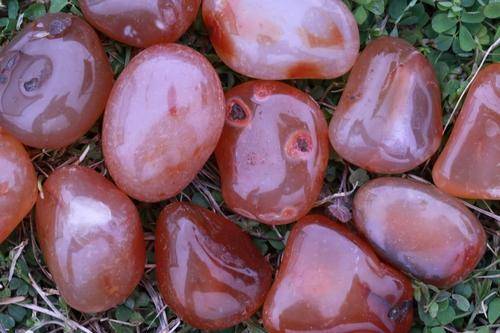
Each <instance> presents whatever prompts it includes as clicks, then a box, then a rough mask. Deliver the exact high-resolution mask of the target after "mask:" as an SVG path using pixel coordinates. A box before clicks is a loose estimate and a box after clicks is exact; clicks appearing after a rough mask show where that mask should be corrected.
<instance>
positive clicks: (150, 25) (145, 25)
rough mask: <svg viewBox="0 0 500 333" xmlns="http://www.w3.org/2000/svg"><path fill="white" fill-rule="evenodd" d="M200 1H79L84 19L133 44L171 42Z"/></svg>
mask: <svg viewBox="0 0 500 333" xmlns="http://www.w3.org/2000/svg"><path fill="white" fill-rule="evenodd" d="M200 2H201V0H140V1H138V0H80V1H79V3H80V7H81V9H82V12H83V14H84V15H85V19H87V20H88V21H89V22H90V23H91V24H92V25H93V26H94V27H95V28H96V29H98V30H100V31H102V32H103V33H105V34H106V35H108V36H109V37H111V38H112V39H116V40H118V41H120V42H122V43H125V44H128V45H132V46H135V47H141V48H144V47H148V46H151V45H153V44H159V43H169V42H174V41H176V40H177V39H179V37H181V35H182V34H183V33H184V32H186V30H187V29H188V28H189V26H190V25H191V23H193V21H194V19H195V18H196V13H197V12H198V8H199V7H200Z"/></svg>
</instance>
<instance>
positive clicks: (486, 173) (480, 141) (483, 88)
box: [432, 64, 500, 200]
mask: <svg viewBox="0 0 500 333" xmlns="http://www.w3.org/2000/svg"><path fill="white" fill-rule="evenodd" d="M432 178H433V179H434V183H435V184H436V185H437V186H438V187H439V188H441V189H442V190H443V191H445V192H448V193H449V194H452V195H454V196H456V197H462V198H470V199H492V200H500V64H492V65H489V66H487V67H486V68H484V69H482V70H481V71H480V72H479V74H478V76H477V77H476V79H475V81H474V83H473V84H472V85H471V87H470V90H469V92H468V93H467V98H466V99H465V102H464V105H463V106H462V111H461V112H460V114H459V116H458V118H457V120H456V122H455V127H454V128H453V132H452V133H451V136H450V139H449V140H448V143H447V144H446V146H445V148H444V150H443V152H442V153H441V155H440V156H439V158H438V160H437V161H436V163H435V164H434V169H433V170H432Z"/></svg>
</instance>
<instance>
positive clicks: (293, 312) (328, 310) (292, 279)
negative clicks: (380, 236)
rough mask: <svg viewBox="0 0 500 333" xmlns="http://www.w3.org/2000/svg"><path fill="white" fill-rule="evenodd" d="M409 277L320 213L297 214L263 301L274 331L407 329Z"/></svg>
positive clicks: (398, 332)
mask: <svg viewBox="0 0 500 333" xmlns="http://www.w3.org/2000/svg"><path fill="white" fill-rule="evenodd" d="M412 317H413V309H412V287H411V283H410V281H409V280H408V279H407V278H406V277H405V276H404V275H402V274H401V273H399V272H398V271H396V270H395V269H393V268H391V267H389V266H387V265H386V264H384V263H383V262H381V261H380V260H379V259H378V258H377V256H376V255H375V253H374V252H373V250H372V249H371V248H370V247H369V246H368V244H367V243H365V242H364V241H363V240H361V239H360V238H358V237H357V236H356V235H354V234H353V233H352V232H350V231H349V230H348V229H347V228H345V227H344V226H342V225H340V224H339V223H336V222H334V221H331V220H329V219H327V218H326V217H323V216H320V215H309V216H306V217H304V218H303V219H301V220H300V221H299V222H298V223H297V224H296V225H295V226H294V227H293V229H292V233H291V234H290V237H289V238H288V241H287V246H286V248H285V252H284V255H283V259H282V262H281V266H280V269H279V272H278V274H277V276H276V280H275V281H274V283H273V285H272V287H271V290H270V292H269V294H268V296H267V298H266V301H265V304H264V312H263V319H264V327H265V328H266V329H267V332H269V333H277V332H283V333H284V332H318V333H319V332H394V333H405V332H408V331H409V329H410V326H411V322H412Z"/></svg>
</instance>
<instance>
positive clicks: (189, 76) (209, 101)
mask: <svg viewBox="0 0 500 333" xmlns="http://www.w3.org/2000/svg"><path fill="white" fill-rule="evenodd" d="M223 126H224V93H223V91H222V86H221V83H220V81H219V78H218V76H217V73H216V72H215V70H214V68H213V67H212V65H211V64H210V63H209V62H208V60H207V59H205V58H204V57H203V56H202V55H201V54H199V53H198V52H196V51H194V50H192V49H190V48H188V47H186V46H182V45H177V44H165V45H155V46H152V47H150V48H148V49H146V50H144V51H142V52H141V53H140V54H139V55H137V56H136V57H135V58H134V59H132V61H131V62H130V64H129V65H128V66H127V67H126V68H125V70H124V71H123V73H122V74H121V75H120V77H119V78H118V80H117V82H116V84H115V86H114V87H113V91H112V92H111V96H110V98H109V101H108V105H107V107H106V112H105V115H104V124H103V138H102V139H103V152H104V158H105V161H106V165H107V167H108V169H109V172H110V173H111V176H112V177H113V179H114V181H115V182H116V184H117V185H118V186H119V187H120V188H121V189H122V190H123V191H125V192H126V193H127V194H129V195H130V196H132V197H134V198H136V199H138V200H141V201H146V202H156V201H160V200H164V199H167V198H169V197H172V196H174V195H176V194H177V193H179V192H180V191H181V190H182V189H183V188H184V187H186V186H187V185H188V184H189V183H190V182H191V181H192V180H193V178H194V177H195V176H196V174H197V173H198V171H200V170H201V168H202V167H203V165H204V164H205V162H206V161H207V160H208V158H209V157H210V155H211V154H212V152H213V151H214V149H215V146H216V144H217V141H218V139H219V137H220V134H221V132H222V127H223Z"/></svg>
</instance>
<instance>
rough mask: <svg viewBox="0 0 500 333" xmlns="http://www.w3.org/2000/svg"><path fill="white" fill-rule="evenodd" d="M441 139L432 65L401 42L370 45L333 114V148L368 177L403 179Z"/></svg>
mask: <svg viewBox="0 0 500 333" xmlns="http://www.w3.org/2000/svg"><path fill="white" fill-rule="evenodd" d="M441 136H442V125H441V92H440V90H439V85H438V82H437V79H436V76H435V74H434V70H433V68H432V65H431V64H430V63H429V61H428V60H427V59H426V58H425V57H424V55H423V54H421V53H420V52H419V51H418V50H417V49H415V48H414V47H413V46H411V45H410V44H408V43H407V42H406V41H404V40H402V39H399V38H394V37H381V38H378V39H377V40H375V41H373V42H371V43H370V44H369V45H368V46H367V47H366V49H365V50H364V51H363V52H362V53H361V54H360V56H359V58H358V59H357V60H356V63H355V64H354V67H353V69H352V71H351V73H350V75H349V79H348V81H347V85H346V87H345V90H344V92H343V94H342V97H341V99H340V102H339V105H338V107H337V109H336V111H335V112H334V114H333V118H332V121H331V123H330V141H331V143H332V145H333V148H334V149H335V150H336V151H337V153H338V154H339V155H340V156H341V157H342V158H344V159H345V160H347V161H348V162H350V163H353V164H356V165H358V166H360V167H362V168H363V169H366V170H369V171H371V172H378V173H385V174H389V173H402V172H406V171H409V170H411V169H413V168H415V167H416V166H418V165H419V164H421V163H423V162H424V161H425V160H427V159H428V158H429V157H431V156H432V154H434V153H435V152H436V150H437V149H438V147H439V144H440V141H441Z"/></svg>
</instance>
